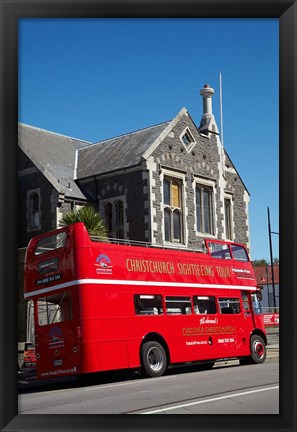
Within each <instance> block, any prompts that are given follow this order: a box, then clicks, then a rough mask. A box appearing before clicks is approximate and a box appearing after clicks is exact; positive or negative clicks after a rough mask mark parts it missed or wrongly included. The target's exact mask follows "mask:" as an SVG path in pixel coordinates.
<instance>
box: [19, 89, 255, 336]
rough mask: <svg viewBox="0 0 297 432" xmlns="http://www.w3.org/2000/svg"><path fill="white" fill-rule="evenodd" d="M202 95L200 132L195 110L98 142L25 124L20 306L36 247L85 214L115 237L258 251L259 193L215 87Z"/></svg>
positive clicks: (21, 137)
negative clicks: (236, 161)
mask: <svg viewBox="0 0 297 432" xmlns="http://www.w3.org/2000/svg"><path fill="white" fill-rule="evenodd" d="M200 94H201V96H202V101H203V114H202V117H201V122H200V125H199V126H196V125H195V123H194V121H193V120H192V118H191V116H190V114H189V112H188V111H187V110H186V109H185V108H182V109H181V111H180V112H179V113H178V114H177V115H176V117H174V118H173V119H172V120H171V121H166V122H164V123H160V124H158V125H155V126H151V127H148V128H145V129H141V130H138V131H135V132H132V133H128V134H125V135H121V136H119V137H115V138H111V139H108V140H105V141H101V142H97V143H88V142H85V141H81V140H76V139H74V138H69V137H66V136H63V135H59V134H56V133H52V132H48V131H45V130H41V129H38V128H35V127H31V126H27V125H24V124H20V125H19V170H18V175H19V215H20V217H19V225H18V229H19V235H18V238H19V245H18V246H19V263H20V278H19V282H20V301H21V298H22V275H21V273H22V271H21V268H22V265H23V260H24V250H25V248H26V245H27V243H28V241H29V239H30V238H31V237H33V236H35V235H38V234H40V233H42V232H46V231H48V230H51V229H54V228H57V227H58V226H59V219H60V216H61V213H63V212H65V211H68V210H70V209H75V208H77V206H80V205H86V204H88V205H93V206H95V207H96V208H97V209H98V210H99V212H100V213H101V214H102V216H103V217H104V218H105V221H106V225H107V227H108V231H109V236H110V237H116V238H124V239H130V240H137V241H145V242H149V243H151V244H153V245H160V246H161V245H162V246H164V245H165V246H168V247H172V246H178V247H183V248H197V249H200V248H202V245H203V239H204V238H205V237H208V238H209V237H214V238H218V239H228V240H233V241H235V242H239V243H243V244H245V245H247V247H248V248H249V221H248V204H249V193H248V191H247V189H246V187H245V185H244V183H243V181H242V180H241V178H240V175H239V174H238V172H237V170H236V168H235V166H234V165H233V163H232V161H231V159H230V157H229V155H228V154H227V152H226V150H225V149H224V148H223V147H222V143H221V141H220V137H219V131H218V127H217V124H216V121H215V118H214V115H213V113H212V97H213V94H214V90H213V89H212V88H210V87H209V86H208V85H205V86H204V88H203V89H202V90H201V91H200ZM19 307H20V313H21V309H22V310H24V307H23V305H21V303H20V306H19ZM23 322H24V320H23V319H20V326H19V335H20V336H19V337H20V338H24V337H25V334H24V329H22V325H21V324H22V323H23Z"/></svg>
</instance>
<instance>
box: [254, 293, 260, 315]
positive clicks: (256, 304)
mask: <svg viewBox="0 0 297 432" xmlns="http://www.w3.org/2000/svg"><path fill="white" fill-rule="evenodd" d="M252 304H253V311H254V313H255V314H256V315H261V313H262V308H261V303H260V302H259V299H258V295H257V294H254V293H253V294H252Z"/></svg>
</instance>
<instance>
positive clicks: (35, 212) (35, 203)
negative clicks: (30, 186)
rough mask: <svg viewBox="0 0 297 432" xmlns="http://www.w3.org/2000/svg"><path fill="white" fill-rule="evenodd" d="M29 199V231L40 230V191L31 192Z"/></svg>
mask: <svg viewBox="0 0 297 432" xmlns="http://www.w3.org/2000/svg"><path fill="white" fill-rule="evenodd" d="M27 196H28V198H27V207H28V226H29V230H37V229H40V225H41V220H40V195H39V190H38V191H37V190H35V191H30V192H29V193H28V195H27Z"/></svg>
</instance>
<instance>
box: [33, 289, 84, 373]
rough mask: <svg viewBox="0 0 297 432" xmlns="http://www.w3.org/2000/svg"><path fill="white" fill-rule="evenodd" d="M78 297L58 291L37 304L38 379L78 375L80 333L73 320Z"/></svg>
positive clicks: (68, 292) (41, 299)
mask: <svg viewBox="0 0 297 432" xmlns="http://www.w3.org/2000/svg"><path fill="white" fill-rule="evenodd" d="M74 295H75V293H71V292H70V291H67V290H66V291H64V290H60V291H56V292H55V293H48V294H47V295H46V296H43V297H39V298H38V299H37V300H36V301H35V307H36V309H35V316H36V321H35V346H36V357H37V376H38V377H39V378H43V377H53V376H58V375H73V374H76V373H78V372H79V369H80V359H79V352H80V347H79V335H78V334H77V332H78V329H79V327H78V326H79V322H78V319H77V318H75V317H74V315H76V316H77V314H75V313H74V311H75V307H74V304H73V300H74V298H73V297H74Z"/></svg>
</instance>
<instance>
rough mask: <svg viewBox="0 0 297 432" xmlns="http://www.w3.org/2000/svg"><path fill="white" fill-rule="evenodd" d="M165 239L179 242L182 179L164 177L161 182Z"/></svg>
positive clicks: (180, 236) (181, 237)
mask: <svg viewBox="0 0 297 432" xmlns="http://www.w3.org/2000/svg"><path fill="white" fill-rule="evenodd" d="M163 204H164V228H165V230H164V231H165V241H167V242H172V243H181V242H182V241H183V240H182V239H183V233H182V181H181V180H179V179H174V178H171V177H164V182H163Z"/></svg>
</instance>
